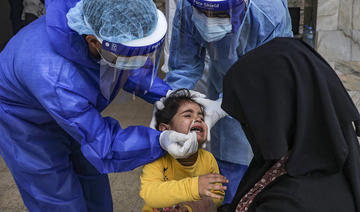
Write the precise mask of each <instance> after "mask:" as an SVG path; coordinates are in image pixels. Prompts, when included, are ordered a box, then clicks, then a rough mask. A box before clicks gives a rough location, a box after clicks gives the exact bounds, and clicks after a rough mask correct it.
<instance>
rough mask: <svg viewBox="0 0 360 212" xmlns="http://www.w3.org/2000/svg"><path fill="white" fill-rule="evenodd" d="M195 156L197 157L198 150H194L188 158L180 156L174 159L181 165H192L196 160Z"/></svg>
mask: <svg viewBox="0 0 360 212" xmlns="http://www.w3.org/2000/svg"><path fill="white" fill-rule="evenodd" d="M197 157H198V152H195V153H194V154H193V155H190V157H188V158H181V159H176V160H177V161H179V163H180V164H181V165H183V166H192V165H194V163H195V162H196V160H197Z"/></svg>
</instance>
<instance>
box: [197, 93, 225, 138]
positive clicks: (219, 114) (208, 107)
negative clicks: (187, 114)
mask: <svg viewBox="0 0 360 212" xmlns="http://www.w3.org/2000/svg"><path fill="white" fill-rule="evenodd" d="M194 100H195V102H197V103H199V104H201V105H203V106H204V108H205V118H204V120H205V123H206V125H207V126H208V135H207V139H208V141H210V129H211V128H212V127H213V126H214V125H215V124H216V122H217V121H219V120H220V119H221V118H223V117H225V116H226V115H228V114H227V113H226V112H225V111H224V110H223V109H222V108H221V102H222V98H219V99H218V100H216V101H215V100H210V99H205V98H199V97H196V98H194Z"/></svg>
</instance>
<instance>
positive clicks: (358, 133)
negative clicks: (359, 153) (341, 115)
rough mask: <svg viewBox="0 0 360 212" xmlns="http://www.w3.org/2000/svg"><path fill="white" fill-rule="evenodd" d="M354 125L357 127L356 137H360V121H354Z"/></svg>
mask: <svg viewBox="0 0 360 212" xmlns="http://www.w3.org/2000/svg"><path fill="white" fill-rule="evenodd" d="M354 125H355V132H356V135H357V136H358V137H360V119H359V120H356V121H354Z"/></svg>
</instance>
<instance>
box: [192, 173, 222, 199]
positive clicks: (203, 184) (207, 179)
mask: <svg viewBox="0 0 360 212" xmlns="http://www.w3.org/2000/svg"><path fill="white" fill-rule="evenodd" d="M228 182H229V180H227V179H226V177H224V176H222V175H220V174H207V175H201V176H200V177H199V195H200V197H201V198H203V197H211V198H215V199H221V198H223V196H221V195H218V194H214V193H212V192H211V190H215V191H216V190H221V191H225V190H226V186H223V185H221V183H228Z"/></svg>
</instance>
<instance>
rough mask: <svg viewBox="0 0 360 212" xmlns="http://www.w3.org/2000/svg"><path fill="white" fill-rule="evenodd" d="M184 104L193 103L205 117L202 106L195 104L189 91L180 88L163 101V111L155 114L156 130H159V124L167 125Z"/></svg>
mask: <svg viewBox="0 0 360 212" xmlns="http://www.w3.org/2000/svg"><path fill="white" fill-rule="evenodd" d="M184 102H194V103H196V104H198V105H199V106H200V109H201V111H202V112H203V113H204V115H205V110H204V106H203V105H201V104H199V103H197V102H195V101H194V99H193V96H192V95H191V93H190V91H189V90H188V89H186V88H180V89H178V90H176V91H174V92H172V93H171V94H170V95H169V97H167V98H166V100H165V101H164V106H165V107H164V109H162V110H158V111H157V112H156V114H155V117H156V129H157V130H159V125H160V123H164V124H168V123H169V122H170V121H171V119H172V118H173V117H174V115H175V114H176V112H177V111H178V109H179V107H180V105H181V104H182V103H184Z"/></svg>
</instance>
